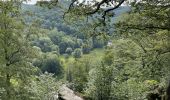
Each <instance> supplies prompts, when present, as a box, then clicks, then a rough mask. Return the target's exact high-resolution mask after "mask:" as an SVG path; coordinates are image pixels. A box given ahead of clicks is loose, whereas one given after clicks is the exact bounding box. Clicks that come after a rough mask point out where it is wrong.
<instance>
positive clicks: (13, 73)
mask: <svg viewBox="0 0 170 100" xmlns="http://www.w3.org/2000/svg"><path fill="white" fill-rule="evenodd" d="M20 4H21V2H17V1H0V10H1V13H0V17H1V19H0V23H1V24H0V48H1V49H0V52H1V53H0V60H1V61H0V66H1V67H0V78H1V84H0V87H1V88H2V89H3V90H4V92H3V94H2V96H1V98H2V99H3V100H21V98H24V94H25V93H26V92H24V87H25V86H26V85H27V83H28V81H29V76H30V75H31V74H32V72H33V71H34V69H35V67H33V66H32V65H31V63H30V61H31V59H30V58H31V56H32V54H33V52H32V50H31V48H32V47H30V44H29V42H28V41H27V38H26V37H25V34H24V33H22V32H23V23H22V22H21V20H20V16H19V11H20Z"/></svg>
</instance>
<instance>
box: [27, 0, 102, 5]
mask: <svg viewBox="0 0 170 100" xmlns="http://www.w3.org/2000/svg"><path fill="white" fill-rule="evenodd" d="M37 1H41V0H28V1H27V2H26V4H36V2H37ZM45 1H49V0H45ZM80 1H82V0H80ZM97 1H101V0H97Z"/></svg>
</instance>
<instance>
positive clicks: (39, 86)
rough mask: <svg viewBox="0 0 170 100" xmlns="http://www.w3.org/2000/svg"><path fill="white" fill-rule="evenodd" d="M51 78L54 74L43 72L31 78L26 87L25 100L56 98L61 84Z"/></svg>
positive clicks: (51, 99)
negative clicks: (26, 94) (27, 93)
mask: <svg viewBox="0 0 170 100" xmlns="http://www.w3.org/2000/svg"><path fill="white" fill-rule="evenodd" d="M53 76H54V74H50V73H47V72H45V73H44V74H41V75H40V76H37V77H35V78H34V77H33V80H32V81H31V82H30V84H29V85H28V86H27V87H26V89H27V90H28V91H29V97H27V98H26V99H25V100H48V99H50V100H53V99H54V98H57V95H58V93H57V92H58V89H59V86H61V83H60V82H59V81H57V80H56V78H54V77H53Z"/></svg>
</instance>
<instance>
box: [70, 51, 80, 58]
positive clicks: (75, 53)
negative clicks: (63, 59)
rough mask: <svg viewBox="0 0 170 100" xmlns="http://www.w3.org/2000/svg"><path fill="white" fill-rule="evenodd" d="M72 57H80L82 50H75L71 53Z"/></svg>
mask: <svg viewBox="0 0 170 100" xmlns="http://www.w3.org/2000/svg"><path fill="white" fill-rule="evenodd" d="M72 55H73V56H74V57H75V58H80V57H81V56H82V50H81V49H75V50H74V52H73V53H72Z"/></svg>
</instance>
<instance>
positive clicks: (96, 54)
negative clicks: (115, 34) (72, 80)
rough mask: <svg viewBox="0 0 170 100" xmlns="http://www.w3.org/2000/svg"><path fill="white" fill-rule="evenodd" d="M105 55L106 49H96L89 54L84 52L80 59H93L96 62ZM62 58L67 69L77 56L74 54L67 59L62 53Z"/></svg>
mask: <svg viewBox="0 0 170 100" xmlns="http://www.w3.org/2000/svg"><path fill="white" fill-rule="evenodd" d="M103 56H104V49H94V50H92V51H91V52H90V53H89V54H83V55H82V57H81V58H78V60H80V61H83V60H91V62H92V63H95V62H98V61H101V60H102V57H103ZM60 60H61V62H62V64H63V65H64V69H66V68H67V66H68V65H69V64H70V63H73V62H74V61H75V58H74V57H73V56H69V57H68V58H67V59H66V58H65V57H64V56H63V55H61V56H60Z"/></svg>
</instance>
